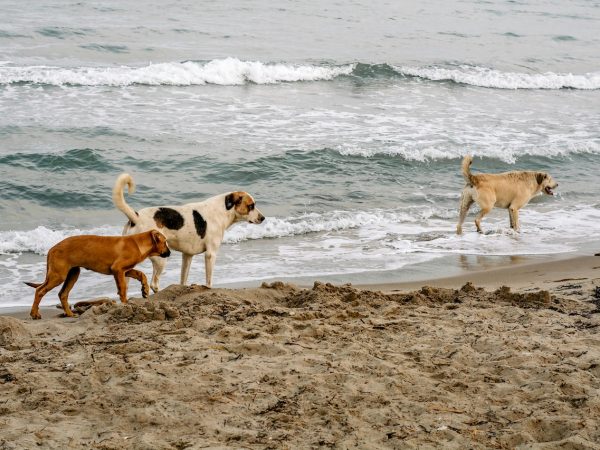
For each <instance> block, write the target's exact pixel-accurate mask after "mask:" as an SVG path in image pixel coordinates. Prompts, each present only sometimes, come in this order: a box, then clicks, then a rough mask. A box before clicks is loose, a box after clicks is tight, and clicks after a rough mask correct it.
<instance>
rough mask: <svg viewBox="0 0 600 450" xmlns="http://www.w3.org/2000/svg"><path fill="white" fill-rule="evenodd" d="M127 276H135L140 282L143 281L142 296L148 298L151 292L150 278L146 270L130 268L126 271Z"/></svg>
mask: <svg viewBox="0 0 600 450" xmlns="http://www.w3.org/2000/svg"><path fill="white" fill-rule="evenodd" d="M125 276H126V277H129V278H135V279H136V280H138V281H139V282H140V283H142V297H144V298H148V294H149V293H150V287H149V286H148V279H147V278H146V275H145V274H144V272H141V271H139V270H136V269H129V270H128V271H127V272H125Z"/></svg>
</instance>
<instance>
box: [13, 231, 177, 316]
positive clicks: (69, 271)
mask: <svg viewBox="0 0 600 450" xmlns="http://www.w3.org/2000/svg"><path fill="white" fill-rule="evenodd" d="M170 254H171V251H170V250H169V247H168V246H167V239H166V238H165V237H164V236H163V235H162V234H161V233H160V232H158V231H156V230H152V231H147V232H145V233H138V234H133V235H130V236H92V235H85V236H72V237H69V238H67V239H65V240H63V241H61V242H59V243H58V244H56V245H55V246H54V247H52V248H51V249H50V251H49V252H48V259H47V267H46V279H45V280H44V282H43V283H41V284H40V283H25V284H27V285H28V286H31V287H34V288H36V290H35V298H34V301H33V306H32V307H31V313H30V316H31V318H32V319H41V318H42V316H41V315H40V311H39V305H40V301H41V300H42V297H43V296H44V295H46V293H48V292H49V291H50V290H52V289H54V288H55V287H56V286H58V285H59V284H60V283H62V282H63V281H64V284H63V286H62V288H61V290H60V292H59V293H58V297H59V298H60V303H61V304H62V307H63V309H64V311H65V315H66V316H68V317H72V316H73V312H72V311H71V309H70V308H69V303H68V300H67V299H68V296H69V292H70V291H71V289H72V288H73V285H74V284H75V282H76V281H77V278H78V277H79V272H80V271H81V269H80V268H81V267H83V268H84V269H88V270H93V271H94V272H98V273H103V274H105V275H113V276H114V277H115V281H116V283H117V289H118V291H119V297H120V298H121V302H122V303H127V281H126V280H125V277H131V278H135V279H136V280H139V281H140V282H141V283H142V296H143V297H144V298H145V297H148V292H149V290H150V289H149V287H148V280H147V279H146V275H144V274H143V273H142V272H140V271H139V270H135V269H134V267H135V265H136V264H138V263H140V262H142V261H143V260H144V259H146V258H148V257H149V256H161V257H163V258H166V257H167V256H169V255H170Z"/></svg>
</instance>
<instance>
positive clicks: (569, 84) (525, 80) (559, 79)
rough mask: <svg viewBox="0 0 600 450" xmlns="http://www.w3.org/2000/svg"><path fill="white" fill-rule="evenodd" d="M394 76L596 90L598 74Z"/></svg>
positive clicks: (419, 70)
mask: <svg viewBox="0 0 600 450" xmlns="http://www.w3.org/2000/svg"><path fill="white" fill-rule="evenodd" d="M394 68H395V69H396V70H397V71H398V73H400V74H402V75H406V76H410V77H417V78H422V79H425V80H430V81H450V82H454V83H459V84H467V85H471V86H479V87H485V88H496V89H567V88H568V89H587V90H593V89H600V72H591V73H586V74H583V75H575V74H572V73H554V72H545V73H537V74H531V73H519V72H501V71H499V70H495V69H490V68H486V67H479V66H468V65H461V66H458V67H449V68H448V67H441V66H432V67H409V66H399V67H394Z"/></svg>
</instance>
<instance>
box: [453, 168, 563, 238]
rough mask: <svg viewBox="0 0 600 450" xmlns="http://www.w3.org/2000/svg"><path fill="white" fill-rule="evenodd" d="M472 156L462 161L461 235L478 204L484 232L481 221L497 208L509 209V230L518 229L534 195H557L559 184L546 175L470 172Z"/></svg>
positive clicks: (459, 232)
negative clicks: (463, 225) (556, 190)
mask: <svg viewBox="0 0 600 450" xmlns="http://www.w3.org/2000/svg"><path fill="white" fill-rule="evenodd" d="M472 162H473V157H472V156H465V157H464V159H463V162H462V173H463V177H464V178H465V183H466V185H465V187H464V189H463V191H462V195H461V198H460V215H459V218H458V225H457V226H456V234H461V233H462V224H463V222H464V221H465V217H466V216H467V212H468V211H469V208H470V207H471V205H472V204H473V203H475V202H477V204H478V205H479V207H480V208H481V211H480V213H479V214H478V215H477V217H476V218H475V226H476V227H477V231H478V232H480V233H481V232H482V231H481V219H483V217H484V216H485V215H486V214H487V213H489V212H490V211H491V210H492V209H493V208H494V207H498V208H506V209H508V215H509V219H510V227H511V228H512V229H513V230H515V231H518V230H519V209H521V208H522V207H523V206H525V205H526V204H527V203H529V200H531V198H532V197H533V196H534V195H537V194H539V193H540V192H543V193H544V194H546V195H554V192H552V189H554V188H556V187H557V186H558V183H557V182H556V181H554V179H553V178H552V177H551V176H550V175H549V174H547V173H546V172H531V171H518V172H504V173H480V174H476V175H473V174H472V173H471V169H470V167H471V163H472Z"/></svg>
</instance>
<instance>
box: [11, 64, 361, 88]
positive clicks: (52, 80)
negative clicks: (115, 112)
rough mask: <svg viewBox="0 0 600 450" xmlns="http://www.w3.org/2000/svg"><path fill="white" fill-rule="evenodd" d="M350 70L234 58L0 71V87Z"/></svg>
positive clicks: (284, 76)
mask: <svg viewBox="0 0 600 450" xmlns="http://www.w3.org/2000/svg"><path fill="white" fill-rule="evenodd" d="M353 67H354V66H353V65H351V64H348V65H342V66H317V65H289V64H271V63H262V62H259V61H240V60H239V59H236V58H225V59H215V60H212V61H207V62H196V61H185V62H168V63H160V64H150V65H148V66H145V67H128V66H121V67H77V68H62V67H51V66H29V67H0V84H15V83H34V84H48V85H54V86H63V85H75V86H130V85H134V84H142V85H173V86H189V85H203V84H218V85H243V84H247V83H255V84H273V83H279V82H282V81H283V82H294V81H317V80H331V79H333V78H335V77H337V76H339V75H348V74H350V73H351V72H352V69H353Z"/></svg>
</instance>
